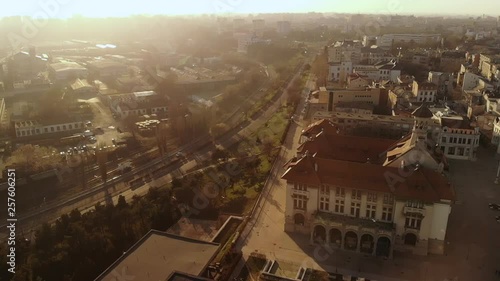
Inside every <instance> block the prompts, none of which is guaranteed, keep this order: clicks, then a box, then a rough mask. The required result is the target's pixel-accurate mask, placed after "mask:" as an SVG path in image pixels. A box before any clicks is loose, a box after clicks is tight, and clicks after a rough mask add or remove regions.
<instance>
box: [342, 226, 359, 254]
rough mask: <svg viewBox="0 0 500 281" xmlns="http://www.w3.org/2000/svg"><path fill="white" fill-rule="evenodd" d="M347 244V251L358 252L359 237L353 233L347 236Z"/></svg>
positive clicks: (345, 245)
mask: <svg viewBox="0 0 500 281" xmlns="http://www.w3.org/2000/svg"><path fill="white" fill-rule="evenodd" d="M344 240H345V244H344V247H345V249H347V250H352V251H356V249H357V248H358V235H357V234H356V233H354V232H352V231H349V232H347V233H346V234H345V239H344Z"/></svg>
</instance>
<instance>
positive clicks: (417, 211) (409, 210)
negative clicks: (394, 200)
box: [403, 206, 425, 218]
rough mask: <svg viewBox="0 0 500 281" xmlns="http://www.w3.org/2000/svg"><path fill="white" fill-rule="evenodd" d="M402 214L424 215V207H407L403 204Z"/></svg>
mask: <svg viewBox="0 0 500 281" xmlns="http://www.w3.org/2000/svg"><path fill="white" fill-rule="evenodd" d="M403 214H404V215H405V216H408V215H410V214H416V215H417V216H420V217H422V218H423V217H425V209H424V208H414V207H407V206H405V207H404V208H403Z"/></svg>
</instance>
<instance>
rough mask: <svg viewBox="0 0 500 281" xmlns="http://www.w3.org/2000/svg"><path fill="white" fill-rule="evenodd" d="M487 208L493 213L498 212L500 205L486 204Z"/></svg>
mask: <svg viewBox="0 0 500 281" xmlns="http://www.w3.org/2000/svg"><path fill="white" fill-rule="evenodd" d="M488 207H489V208H490V209H492V210H494V211H500V204H496V203H490V204H488Z"/></svg>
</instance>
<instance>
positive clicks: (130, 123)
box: [123, 114, 139, 140]
mask: <svg viewBox="0 0 500 281" xmlns="http://www.w3.org/2000/svg"><path fill="white" fill-rule="evenodd" d="M138 121H139V116H137V114H128V115H127V116H125V118H124V119H123V124H124V125H125V127H127V129H128V130H129V131H130V132H131V133H132V137H133V138H134V140H136V132H137V125H136V124H135V123H137V122H138Z"/></svg>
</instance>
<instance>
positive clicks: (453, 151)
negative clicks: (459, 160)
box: [448, 147, 455, 155]
mask: <svg viewBox="0 0 500 281" xmlns="http://www.w3.org/2000/svg"><path fill="white" fill-rule="evenodd" d="M448 154H449V155H455V148H454V147H448Z"/></svg>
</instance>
